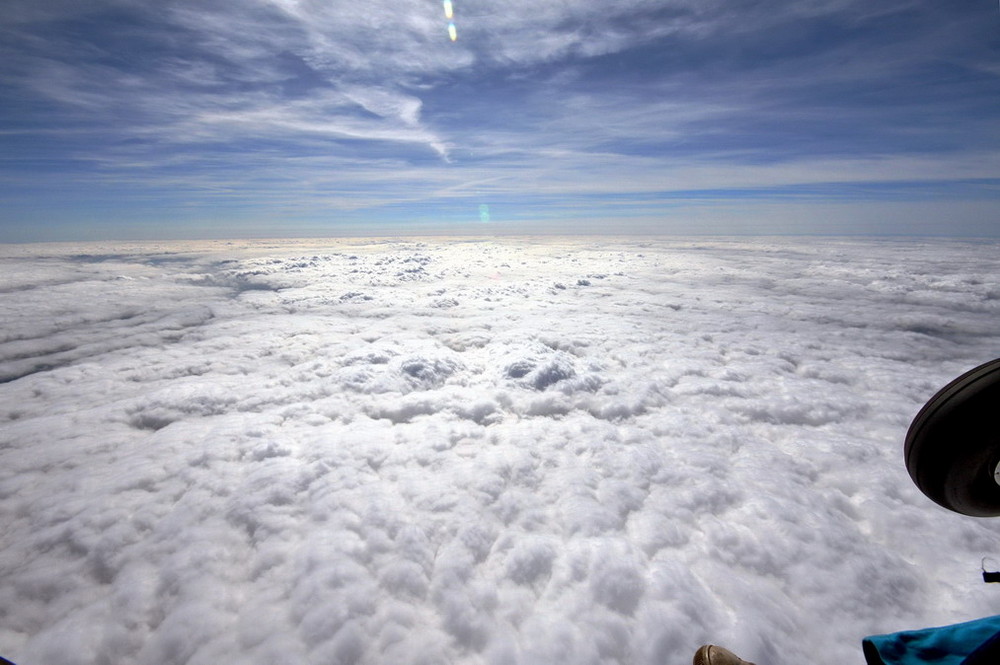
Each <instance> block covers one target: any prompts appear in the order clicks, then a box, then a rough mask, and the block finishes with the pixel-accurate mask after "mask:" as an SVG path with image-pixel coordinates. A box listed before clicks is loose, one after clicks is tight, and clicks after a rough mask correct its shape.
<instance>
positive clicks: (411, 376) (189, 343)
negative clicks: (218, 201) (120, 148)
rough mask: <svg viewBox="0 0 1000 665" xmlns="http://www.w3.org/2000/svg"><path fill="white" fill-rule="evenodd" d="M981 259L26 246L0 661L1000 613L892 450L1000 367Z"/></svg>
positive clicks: (563, 649)
mask: <svg viewBox="0 0 1000 665" xmlns="http://www.w3.org/2000/svg"><path fill="white" fill-rule="evenodd" d="M996 250H997V248H996V247H995V246H994V245H990V244H969V243H947V242H937V243H930V244H927V243H923V244H921V243H908V242H869V243H862V242H853V241H852V242H828V243H824V244H823V245H821V246H820V245H816V244H814V243H806V242H795V241H781V242H771V241H755V242H746V243H740V242H688V241H676V242H664V241H649V242H638V241H624V240H622V241H606V242H602V243H600V244H596V243H592V242H584V241H569V240H561V239H552V240H550V241H547V242H544V243H541V242H527V241H515V240H510V241H504V242H497V241H480V242H469V241H458V240H455V241H436V242H395V241H371V242H356V241H343V242H338V243H334V242H327V243H324V244H316V243H310V242H305V241H303V242H292V241H282V242H274V243H254V244H251V243H221V242H220V243H212V244H208V243H205V244H179V243H176V244H161V245H116V246H111V245H104V246H99V245H90V246H84V248H83V249H81V247H80V246H76V247H69V246H60V245H44V246H43V245H37V246H22V247H14V246H7V247H5V248H3V252H4V254H3V264H2V265H3V269H2V270H3V272H2V277H3V282H2V284H3V289H2V293H0V309H2V311H0V316H2V317H3V319H4V320H5V321H7V322H9V324H8V325H7V326H5V328H4V333H3V334H4V338H3V339H2V340H0V358H2V361H0V369H2V380H3V383H2V384H0V404H2V408H0V513H2V520H3V523H4V524H5V531H4V539H3V544H2V545H0V579H3V580H4V583H3V584H2V585H0V648H2V649H3V655H5V656H6V657H8V658H12V659H14V660H15V662H18V663H22V664H23V665H31V664H32V663H46V664H47V665H64V664H67V665H68V664H72V663H149V664H151V665H152V664H154V663H155V664H156V665H161V664H163V663H192V664H194V663H209V662H211V663H262V664H263V663H278V662H281V663H386V662H398V663H445V662H451V663H470V664H471V663H489V664H498V665H499V664H515V663H551V662H573V663H622V664H626V663H627V664H632V663H636V664H638V663H650V664H652V663H656V664H666V665H680V664H681V663H687V662H689V660H690V657H691V653H692V651H693V649H694V648H696V647H697V646H698V645H699V644H701V643H702V642H705V641H713V642H716V643H721V644H726V645H729V646H731V647H732V648H734V649H736V650H738V651H739V652H740V653H742V654H744V655H745V657H748V658H750V659H752V660H754V661H755V662H762V663H764V662H766V663H772V664H773V665H792V664H793V663H801V662H804V660H805V659H807V658H810V659H813V660H815V657H816V654H822V655H823V656H822V657H823V659H821V660H820V661H816V662H819V663H821V664H822V663H829V664H831V665H832V664H833V663H842V662H852V661H857V660H859V659H860V650H859V649H860V638H861V637H862V636H863V635H866V634H870V633H875V632H884V631H890V630H896V629H902V628H907V627H916V626H924V625H933V624H940V623H947V622H951V621H959V620H964V619H969V618H973V617H975V616H980V615H985V614H988V613H991V612H993V611H994V610H993V609H992V608H993V607H994V605H995V602H994V601H995V595H994V594H993V593H991V591H990V589H988V588H984V587H983V586H982V584H981V582H980V581H979V563H980V559H981V558H982V557H983V556H989V555H993V554H994V553H995V552H994V550H995V543H996V537H997V535H998V527H997V525H996V524H994V523H993V522H991V521H984V520H975V519H972V518H963V517H960V516H957V515H953V514H949V513H946V512H945V511H943V510H942V509H939V508H937V507H936V506H934V505H933V504H931V503H930V502H929V501H928V500H927V499H925V498H924V497H923V496H922V495H920V494H919V492H918V491H917V490H916V489H915V488H914V487H913V486H912V484H911V483H910V481H909V478H908V477H907V475H906V472H905V469H904V468H903V464H902V459H901V457H902V455H901V441H902V437H903V434H904V432H905V429H906V426H907V424H908V422H909V420H910V418H911V417H912V416H913V415H914V414H915V413H916V411H917V410H918V408H919V407H920V405H921V404H922V403H923V402H924V401H925V400H926V399H927V398H928V397H929V396H930V395H931V394H933V392H934V391H935V390H936V389H937V388H938V387H939V386H940V385H943V384H944V383H945V382H947V381H948V380H950V379H951V378H952V377H953V376H955V375H957V374H958V373H960V372H961V371H963V370H964V369H967V368H968V367H971V366H973V365H975V364H977V363H979V362H982V361H984V360H986V359H988V358H991V357H993V356H995V355H996V349H997V332H996V326H995V322H996V320H997V316H998V314H1000V312H998V309H1000V291H998V290H997V287H996V285H995V284H994V283H993V282H992V281H990V280H988V279H985V278H984V276H988V275H994V274H997V272H998V271H1000V266H998V265H997V256H998V253H997V251H996Z"/></svg>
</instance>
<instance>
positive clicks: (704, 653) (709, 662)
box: [694, 644, 753, 665]
mask: <svg viewBox="0 0 1000 665" xmlns="http://www.w3.org/2000/svg"><path fill="white" fill-rule="evenodd" d="M694 665H753V663H751V662H750V661H747V660H743V659H742V658H740V657H739V656H737V655H736V654H735V653H733V652H732V651H730V650H729V649H723V648H722V647H717V646H715V645H714V644H705V645H702V646H701V648H699V649H698V650H697V651H695V652H694Z"/></svg>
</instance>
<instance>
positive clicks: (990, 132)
mask: <svg viewBox="0 0 1000 665" xmlns="http://www.w3.org/2000/svg"><path fill="white" fill-rule="evenodd" d="M450 13H451V18H450V19H449V18H448V17H447V16H446V8H445V5H443V4H442V3H440V2H437V1H436V0H372V1H369V2H347V1H343V0H219V1H218V2H212V3H203V2H193V1H188V0H162V1H159V2H155V3H150V2H145V1H140V0H93V1H91V2H85V3H81V2H75V1H72V0H49V1H46V2H41V3H40V2H37V1H35V0H6V1H5V2H3V3H2V6H0V241H4V242H15V241H28V240H75V239H98V240H99V239H107V238H124V239H142V238H154V239H155V238H196V237H215V238H219V237H261V236H265V237H266V236H273V237H285V236H310V235H313V236H327V235H352V234H353V235H380V234H393V233H410V232H427V233H457V232H463V233H489V234H505V233H581V232H587V233H609V232H615V233H643V234H649V233H654V234H655V233H666V234H671V233H689V234H690V233H721V234H775V233H777V234H785V233H788V234H798V233H803V234H816V233H821V234H886V235H894V234H903V235H951V236H991V235H992V236H995V235H997V234H1000V219H998V213H997V209H998V207H1000V206H998V200H1000V194H998V182H1000V129H998V128H1000V122H998V121H1000V110H998V109H1000V105H998V104H997V100H998V99H1000V7H998V5H997V3H996V2H994V1H993V0H989V1H986V0H982V1H969V0H961V1H958V2H948V3H939V2H929V1H926V0H924V1H921V0H885V1H884V2H878V3H874V4H873V3H872V2H870V1H869V0H798V1H796V2H791V3H789V2H780V1H778V0H765V1H760V0H752V1H751V0H669V1H668V0H660V1H653V0H623V1H621V2H610V3H595V2H591V1H590V0H565V1H562V2H530V1H529V0H490V1H486V0H452V5H451V12H450ZM452 28H453V32H454V36H455V39H454V40H452V38H451V36H450V31H451V30H452Z"/></svg>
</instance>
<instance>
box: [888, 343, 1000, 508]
mask: <svg viewBox="0 0 1000 665" xmlns="http://www.w3.org/2000/svg"><path fill="white" fill-rule="evenodd" d="M903 454H904V456H905V458H906V470H907V471H908V472H909V473H910V478H912V479H913V482H914V483H916V485H917V487H918V488H920V491H921V492H923V493H924V494H926V495H927V496H928V498H930V499H931V500H932V501H934V502H935V503H937V504H938V505H941V506H944V507H945V508H947V509H949V510H953V511H955V512H956V513H962V514H963V515H971V516H973V517H994V516H996V515H1000V484H997V479H996V478H995V476H994V473H995V472H996V469H997V465H998V464H1000V358H997V359H995V360H991V361H990V362H988V363H984V364H982V365H980V366H979V367H976V368H975V369H972V370H969V371H968V372H966V373H965V374H963V375H962V376H960V377H958V378H957V379H955V380H954V381H952V382H951V383H949V384H948V385H946V386H945V387H944V388H942V389H941V390H939V391H938V392H937V394H936V395H934V397H932V398H930V400H928V402H927V404H925V405H924V408H922V409H920V412H919V413H918V414H917V416H916V417H915V418H914V419H913V422H912V423H911V424H910V429H909V431H907V433H906V445H905V447H904V451H903Z"/></svg>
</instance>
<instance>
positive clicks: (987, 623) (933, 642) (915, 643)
mask: <svg viewBox="0 0 1000 665" xmlns="http://www.w3.org/2000/svg"><path fill="white" fill-rule="evenodd" d="M998 634H1000V615H997V616H992V617H986V618H985V619H976V620H975V621H967V622H966V623H958V624H954V625H951V626H941V627H939V628H922V629H920V630H907V631H903V632H901V633H890V634H888V635H872V636H871V637H866V638H865V639H864V641H863V646H864V653H865V659H866V660H867V661H868V665H961V663H962V662H963V661H965V659H966V658H968V656H969V655H970V654H972V653H973V652H974V651H976V649H978V648H979V647H981V646H983V645H984V644H986V643H987V642H989V641H990V639H991V638H993V637H994V636H996V635H998Z"/></svg>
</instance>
